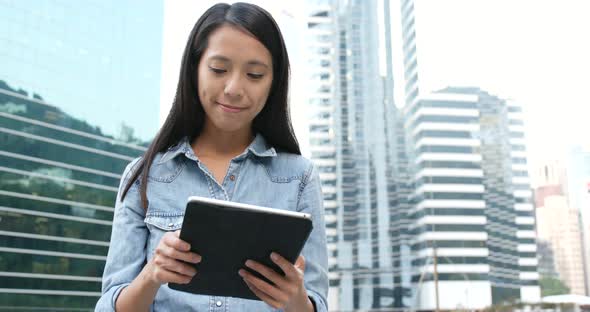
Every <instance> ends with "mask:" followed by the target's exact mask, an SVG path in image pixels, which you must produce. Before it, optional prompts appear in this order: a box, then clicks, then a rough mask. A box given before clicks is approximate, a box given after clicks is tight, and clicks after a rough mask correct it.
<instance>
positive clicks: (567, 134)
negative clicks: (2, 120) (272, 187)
mask: <svg viewBox="0 0 590 312" xmlns="http://www.w3.org/2000/svg"><path fill="white" fill-rule="evenodd" d="M215 2H216V1H189V0H173V1H171V0H167V1H165V16H164V41H163V42H164V48H163V53H162V56H163V64H162V77H163V78H162V90H161V104H162V105H161V117H162V118H163V117H164V116H165V115H166V114H167V112H168V110H169V108H170V106H169V104H168V103H170V102H171V99H172V97H173V94H174V89H175V87H176V82H177V79H178V66H179V63H180V57H181V55H182V52H183V49H184V44H185V42H186V40H187V36H188V32H189V31H190V29H191V28H192V26H193V24H194V22H195V21H196V20H197V19H198V17H199V16H200V15H201V14H202V13H203V12H204V11H205V10H206V8H208V7H209V6H211V5H212V4H214V3H215ZM251 2H254V3H257V4H259V5H260V6H262V7H264V8H266V9H267V10H269V11H270V12H271V13H272V14H273V16H275V18H276V19H277V20H278V22H279V25H280V26H281V27H282V28H283V27H284V25H285V26H287V27H290V26H289V25H291V24H290V23H292V22H294V20H296V19H297V18H298V17H301V16H302V14H303V11H302V10H303V9H302V8H301V7H299V6H297V4H296V3H301V2H295V1H292V2H288V3H285V2H276V1H269V0H261V1H251ZM415 2H416V11H415V14H416V32H417V51H418V70H419V75H420V86H421V88H422V91H424V92H429V91H435V90H438V89H442V88H444V87H446V86H476V87H480V88H482V89H483V90H486V91H488V92H490V93H492V94H494V95H496V96H499V97H501V98H505V99H511V100H512V101H513V102H515V103H516V104H519V105H520V106H522V107H523V109H524V117H525V124H526V131H527V133H526V139H527V145H528V150H529V163H530V164H531V166H533V167H534V166H536V165H537V164H540V163H541V162H542V161H544V160H548V159H555V158H562V157H563V155H564V154H565V152H566V151H567V149H568V146H570V145H574V144H580V145H588V144H590V122H588V119H590V95H589V93H588V90H590V88H589V87H590V85H589V84H590V83H589V82H590V79H589V78H588V73H590V40H589V39H588V38H589V37H590V18H588V16H590V1H585V0H559V1H558V0H536V1H532V0H518V1H515V0H493V1H492V0H445V1H440V0H415ZM281 5H286V6H288V7H281ZM391 9H392V11H395V10H399V6H398V3H397V0H391ZM285 11H287V12H291V13H290V16H287V15H286V14H284V13H285ZM393 13H394V14H393V15H392V18H394V19H393V20H392V26H393V27H400V26H399V22H398V21H396V18H399V13H397V12H393ZM395 13H397V15H396V14H395ZM293 15H294V17H295V18H294V19H293ZM290 18H291V19H290ZM281 24H282V25H281ZM397 31H399V29H398V30H397ZM393 33H394V38H395V36H396V35H395V33H396V30H395V29H394V30H393ZM285 40H286V42H287V44H288V45H289V44H290V42H293V41H294V40H295V39H293V38H290V37H288V36H285ZM297 40H298V44H301V43H302V41H301V40H302V39H301V37H299V38H298V39H297ZM303 40H304V39H303ZM296 45H297V43H296V44H295V46H296ZM290 56H291V58H297V57H302V56H301V55H294V53H293V52H290ZM396 57H398V60H399V56H398V55H396V54H394V58H396ZM294 63H295V64H297V60H295V62H294ZM396 64H397V65H396ZM394 65H396V66H395V68H394V71H395V72H396V74H398V75H397V76H396V77H394V79H396V81H398V83H397V87H400V86H401V85H402V84H401V81H402V80H403V78H402V77H401V76H399V73H400V69H401V65H400V63H399V62H396V61H394ZM296 68H297V67H296V66H293V69H294V70H293V72H294V74H297V73H299V72H298V71H297V70H296ZM293 78H294V79H293V80H295V81H297V79H299V78H297V76H295V77H293ZM295 90H297V86H295ZM293 93H295V94H297V92H293ZM398 93H399V92H396V96H397V97H396V99H398V100H397V102H398V103H402V101H401V100H399V99H400V98H401V97H400V96H399V94H398ZM296 100H297V99H296ZM292 103H293V100H292ZM301 107H302V106H301V105H292V111H293V116H294V126H295V130H296V133H297V135H298V137H300V141H305V140H304V139H303V140H302V139H301V137H302V136H303V137H305V133H306V131H305V129H306V125H305V121H304V119H305V118H304V114H303V113H302V112H301Z"/></svg>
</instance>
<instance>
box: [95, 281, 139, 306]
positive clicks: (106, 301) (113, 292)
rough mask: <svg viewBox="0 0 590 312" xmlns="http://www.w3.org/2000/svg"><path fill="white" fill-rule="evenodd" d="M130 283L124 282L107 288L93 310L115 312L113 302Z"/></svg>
mask: <svg viewBox="0 0 590 312" xmlns="http://www.w3.org/2000/svg"><path fill="white" fill-rule="evenodd" d="M129 284H130V283H125V284H121V285H117V286H113V287H111V288H110V289H109V290H107V291H106V292H105V293H104V294H102V296H100V298H99V299H98V302H97V303H96V307H95V309H94V311H95V312H115V303H116V302H117V298H119V295H120V294H121V291H122V290H123V288H125V287H127V286H129Z"/></svg>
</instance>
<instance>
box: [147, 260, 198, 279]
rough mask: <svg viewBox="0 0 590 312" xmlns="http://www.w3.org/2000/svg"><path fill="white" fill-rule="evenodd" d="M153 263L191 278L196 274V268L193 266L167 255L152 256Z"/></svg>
mask: <svg viewBox="0 0 590 312" xmlns="http://www.w3.org/2000/svg"><path fill="white" fill-rule="evenodd" d="M154 263H155V264H156V266H157V267H158V268H160V269H164V270H167V271H170V272H175V273H177V274H181V275H184V276H188V277H191V278H192V277H193V276H195V275H196V274H197V270H196V269H195V268H194V267H192V266H190V265H188V264H186V263H182V262H180V261H176V260H174V259H171V258H168V257H164V256H157V257H154Z"/></svg>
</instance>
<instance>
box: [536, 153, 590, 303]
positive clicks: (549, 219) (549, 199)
mask: <svg viewBox="0 0 590 312" xmlns="http://www.w3.org/2000/svg"><path fill="white" fill-rule="evenodd" d="M536 172H537V173H539V174H538V175H537V181H536V183H535V184H536V187H535V207H536V208H535V214H536V218H537V238H538V241H539V243H540V244H545V245H546V247H547V249H548V250H544V252H545V253H544V254H543V255H544V256H545V255H546V252H547V251H550V252H551V254H552V257H553V264H554V266H555V271H556V273H557V275H558V276H557V278H559V279H560V280H562V281H563V282H564V284H565V285H566V286H567V287H568V288H569V289H570V293H573V294H578V295H585V294H586V279H585V276H586V274H585V268H584V251H583V250H584V249H583V243H582V228H581V225H582V223H581V219H580V211H579V210H578V209H576V208H574V207H572V206H570V205H569V201H568V199H567V197H566V196H565V192H564V191H563V189H564V182H565V177H566V173H565V169H564V168H563V167H562V166H561V165H560V164H559V163H551V164H549V163H547V164H544V165H543V166H541V167H540V168H539V169H538V170H537V171H536ZM540 253H541V250H539V254H540Z"/></svg>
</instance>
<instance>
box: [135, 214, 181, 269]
mask: <svg viewBox="0 0 590 312" xmlns="http://www.w3.org/2000/svg"><path fill="white" fill-rule="evenodd" d="M183 219H184V213H173V214H170V213H166V214H163V213H149V212H148V214H147V215H146V217H145V219H144V222H145V224H146V226H147V228H148V230H149V231H150V234H149V239H148V242H147V249H148V257H149V258H150V259H151V258H152V257H153V255H154V251H155V249H156V247H157V246H158V244H159V243H160V240H162V236H164V234H166V232H172V231H176V230H180V229H181V228H182V220H183Z"/></svg>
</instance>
